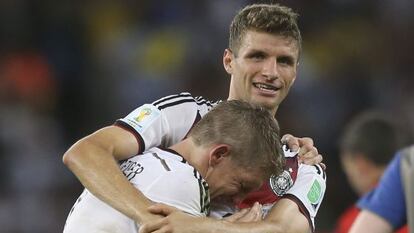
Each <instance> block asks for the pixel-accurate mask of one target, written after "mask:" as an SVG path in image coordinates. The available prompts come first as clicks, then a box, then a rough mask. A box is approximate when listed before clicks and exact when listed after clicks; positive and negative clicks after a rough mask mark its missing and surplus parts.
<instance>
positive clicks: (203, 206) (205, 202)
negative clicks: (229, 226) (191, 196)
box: [194, 169, 210, 215]
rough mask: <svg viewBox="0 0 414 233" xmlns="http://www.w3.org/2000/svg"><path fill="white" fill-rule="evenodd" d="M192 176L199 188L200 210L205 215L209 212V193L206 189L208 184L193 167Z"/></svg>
mask: <svg viewBox="0 0 414 233" xmlns="http://www.w3.org/2000/svg"><path fill="white" fill-rule="evenodd" d="M194 177H195V178H197V181H198V187H199V190H200V210H201V213H204V214H206V215H209V214H210V193H209V191H208V184H207V182H206V181H204V180H203V178H202V177H201V175H200V173H198V171H197V170H196V169H194Z"/></svg>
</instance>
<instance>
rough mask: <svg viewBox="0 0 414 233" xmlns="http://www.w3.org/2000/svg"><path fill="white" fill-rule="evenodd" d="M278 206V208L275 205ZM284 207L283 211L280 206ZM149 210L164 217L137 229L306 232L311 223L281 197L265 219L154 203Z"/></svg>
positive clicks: (163, 232)
mask: <svg viewBox="0 0 414 233" xmlns="http://www.w3.org/2000/svg"><path fill="white" fill-rule="evenodd" d="M275 207H277V208H275ZM281 209H283V211H282V210H281ZM150 211H151V212H152V213H156V214H162V215H167V217H165V218H163V219H161V220H156V221H153V222H150V223H147V224H144V225H142V226H141V228H140V231H139V232H140V233H149V232H155V231H156V232H157V233H158V232H159V233H175V232H180V233H190V232H193V233H194V232H197V233H215V232H229V233H251V232H256V233H269V232H272V233H279V232H280V233H286V232H287V233H296V232H298V233H307V232H310V226H309V223H308V221H307V219H306V217H305V216H304V215H303V214H302V213H300V211H299V209H298V206H297V205H296V203H294V202H293V201H291V200H289V199H282V200H280V201H279V202H278V203H277V205H275V206H273V208H272V210H271V211H270V213H269V215H268V216H267V217H266V219H265V220H264V221H258V222H251V223H240V222H229V221H226V220H215V219H211V218H196V217H193V216H190V215H187V214H184V213H182V212H179V211H176V210H175V209H173V208H170V207H168V206H166V205H162V204H157V205H155V206H153V207H151V208H150Z"/></svg>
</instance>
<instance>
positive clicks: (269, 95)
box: [223, 31, 299, 113]
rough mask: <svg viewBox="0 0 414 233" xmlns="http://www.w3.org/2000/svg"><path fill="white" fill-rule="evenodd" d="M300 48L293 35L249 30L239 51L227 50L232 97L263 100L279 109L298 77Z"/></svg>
mask: <svg viewBox="0 0 414 233" xmlns="http://www.w3.org/2000/svg"><path fill="white" fill-rule="evenodd" d="M298 56H299V49H298V46H297V42H296V41H294V40H293V39H291V38H286V37H283V36H277V35H273V34H269V33H265V32H256V31H247V32H246V33H245V35H244V38H243V40H242V41H241V45H240V48H239V51H237V54H236V53H234V52H232V51H230V50H226V51H225V53H224V57H223V63H224V66H225V69H226V71H227V72H228V73H229V74H230V75H231V83H230V93H229V99H239V100H245V101H248V102H250V103H254V104H259V105H261V106H263V107H265V108H267V109H269V110H270V111H271V112H272V113H276V110H277V108H278V106H279V104H280V103H281V102H282V101H283V99H284V98H285V97H286V95H287V94H288V92H289V89H290V87H291V86H292V84H293V82H294V81H295V79H296V70H297V61H298Z"/></svg>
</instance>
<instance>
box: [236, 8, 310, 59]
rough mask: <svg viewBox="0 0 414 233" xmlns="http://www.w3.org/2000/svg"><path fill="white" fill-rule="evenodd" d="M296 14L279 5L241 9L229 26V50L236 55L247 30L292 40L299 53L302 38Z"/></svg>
mask: <svg viewBox="0 0 414 233" xmlns="http://www.w3.org/2000/svg"><path fill="white" fill-rule="evenodd" d="M298 16H299V15H298V14H297V13H295V12H294V11H293V10H292V9H291V8H289V7H286V6H281V5H279V4H252V5H248V6H246V7H244V8H243V9H241V10H240V11H239V12H238V13H237V14H236V16H235V17H234V19H233V21H232V22H231V24H230V36H229V48H230V49H231V50H232V51H233V53H235V54H236V55H237V52H238V51H239V49H240V45H241V42H242V40H243V38H244V35H245V33H246V32H247V31H248V30H252V31H257V32H267V33H271V34H275V35H281V36H285V37H288V38H292V39H293V40H295V41H296V43H297V46H298V49H299V52H300V51H301V47H302V45H301V44H302V37H301V34H300V30H299V27H298V24H297V19H298Z"/></svg>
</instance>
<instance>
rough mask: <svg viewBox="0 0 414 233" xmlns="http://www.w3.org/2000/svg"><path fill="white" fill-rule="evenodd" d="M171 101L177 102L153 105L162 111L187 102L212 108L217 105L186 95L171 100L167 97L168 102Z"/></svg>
mask: <svg viewBox="0 0 414 233" xmlns="http://www.w3.org/2000/svg"><path fill="white" fill-rule="evenodd" d="M188 97H190V98H188ZM171 99H177V100H174V101H173V102H169V103H164V102H165V101H161V102H159V101H158V102H156V103H155V104H154V106H156V107H157V108H158V109H159V110H162V109H164V108H168V107H171V106H175V105H179V104H182V103H189V102H194V103H196V104H197V105H200V106H201V105H203V104H205V105H207V106H209V107H213V105H214V104H216V103H218V102H216V103H211V102H210V101H208V100H206V99H203V98H202V97H196V98H193V97H192V96H191V95H190V94H188V95H185V94H183V95H182V96H176V97H173V98H172V97H169V100H171ZM162 103H163V104H162Z"/></svg>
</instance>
